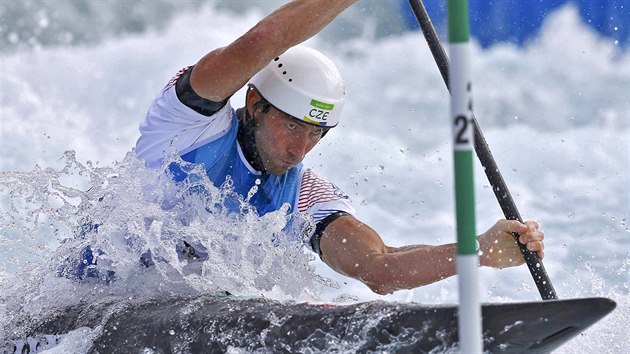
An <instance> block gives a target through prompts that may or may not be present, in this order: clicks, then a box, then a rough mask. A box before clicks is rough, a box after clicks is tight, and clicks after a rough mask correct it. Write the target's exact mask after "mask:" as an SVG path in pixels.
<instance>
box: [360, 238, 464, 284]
mask: <svg viewBox="0 0 630 354" xmlns="http://www.w3.org/2000/svg"><path fill="white" fill-rule="evenodd" d="M455 250H456V246H455V245H454V244H446V245H440V246H430V245H414V246H406V247H403V248H388V250H387V252H385V253H381V254H374V255H373V256H372V257H371V258H372V260H373V267H372V269H373V274H370V275H369V282H368V281H366V284H368V286H370V288H371V289H372V290H373V291H375V292H377V293H391V292H393V291H396V290H401V289H413V288H416V287H419V286H423V285H427V284H431V283H434V282H436V281H439V280H442V279H445V278H448V277H450V276H453V275H455V273H456V266H455V264H456V262H455ZM366 280H367V279H366Z"/></svg>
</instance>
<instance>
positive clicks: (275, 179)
mask: <svg viewBox="0 0 630 354" xmlns="http://www.w3.org/2000/svg"><path fill="white" fill-rule="evenodd" d="M189 69H190V67H189V68H185V69H182V70H181V71H180V72H178V73H177V75H176V76H175V77H174V78H173V79H172V80H171V81H170V82H169V83H168V85H167V86H166V87H165V89H164V90H163V91H162V92H160V94H159V95H158V96H157V97H156V99H155V100H154V101H153V103H152V105H151V107H150V108H149V111H148V113H147V117H146V119H145V120H144V121H143V122H142V123H141V125H140V133H141V135H140V138H139V139H138V141H137V143H136V154H137V156H138V157H139V158H141V159H144V161H145V162H146V164H147V166H158V165H159V164H160V162H161V159H163V157H164V156H165V155H168V154H169V153H170V152H171V151H173V150H175V151H176V152H177V154H179V155H180V156H181V157H182V159H183V160H185V161H188V162H193V163H203V165H204V168H205V170H206V173H207V174H208V177H209V178H210V180H211V181H212V182H213V183H214V184H215V185H216V186H217V187H220V186H221V185H222V184H223V183H224V182H225V180H226V178H227V177H228V176H229V178H230V179H231V181H232V183H233V188H234V190H235V191H236V192H237V193H239V194H240V195H241V196H243V197H245V196H247V193H248V191H250V190H251V188H252V187H253V186H254V185H255V184H256V181H257V180H259V183H260V185H259V189H258V192H257V193H256V194H255V195H254V197H252V198H251V199H250V203H251V204H252V205H253V206H255V207H256V209H257V211H258V213H259V214H260V215H264V214H266V213H268V212H271V211H275V210H278V209H279V208H280V207H281V206H282V205H283V204H284V203H288V204H289V205H290V206H291V209H290V212H294V211H298V212H302V213H308V214H310V215H312V217H313V220H314V221H315V223H318V222H319V221H321V220H323V219H324V218H325V217H327V216H328V215H331V214H334V213H336V212H339V211H342V212H346V213H348V214H351V215H354V214H355V210H354V207H353V206H352V204H351V201H350V199H349V198H348V196H347V195H346V194H345V193H343V192H342V191H341V190H340V189H339V188H338V187H336V186H335V185H334V184H333V183H331V182H330V181H329V180H328V179H326V178H325V177H322V176H318V175H317V174H316V173H315V172H314V171H313V170H311V169H309V168H305V167H303V165H302V164H301V163H300V164H298V165H296V166H294V167H293V168H291V169H290V170H289V171H287V172H286V173H285V174H283V175H282V176H274V175H270V174H262V173H261V172H260V171H257V170H255V169H254V168H253V167H252V166H251V164H250V163H249V162H248V161H247V159H246V158H245V156H244V155H243V151H242V149H241V146H240V144H239V142H238V139H237V133H238V126H239V120H238V118H237V117H236V113H235V111H234V109H233V108H232V106H231V104H230V101H229V100H228V101H227V102H225V103H220V104H219V103H214V102H210V101H207V102H208V103H209V105H214V106H215V107H216V110H212V111H211V112H203V113H206V114H202V113H200V112H199V110H198V109H193V108H191V107H190V106H188V105H186V104H185V103H183V102H182V101H181V100H180V97H179V96H178V93H177V90H176V83H177V80H178V79H179V78H180V77H181V76H182V75H183V74H184V73H186V71H187V70H189ZM171 170H172V172H174V178H175V179H176V180H178V179H182V178H184V177H185V176H184V175H183V174H182V172H181V170H179V171H178V169H177V168H176V167H174V168H172V169H171Z"/></svg>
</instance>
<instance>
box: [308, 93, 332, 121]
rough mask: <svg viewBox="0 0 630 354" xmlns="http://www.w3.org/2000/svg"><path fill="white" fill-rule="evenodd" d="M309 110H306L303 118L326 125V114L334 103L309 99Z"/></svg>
mask: <svg viewBox="0 0 630 354" xmlns="http://www.w3.org/2000/svg"><path fill="white" fill-rule="evenodd" d="M311 107H313V108H311V110H310V111H308V117H307V116H304V120H305V121H307V122H309V123H312V124H316V125H321V126H326V125H328V122H326V120H327V119H328V115H329V114H330V112H331V111H332V110H333V108H335V105H334V104H331V103H325V102H321V101H318V100H315V99H311Z"/></svg>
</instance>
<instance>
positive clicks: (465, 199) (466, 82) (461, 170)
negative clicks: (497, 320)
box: [447, 0, 482, 353]
mask: <svg viewBox="0 0 630 354" xmlns="http://www.w3.org/2000/svg"><path fill="white" fill-rule="evenodd" d="M447 4H448V38H449V44H450V45H449V50H450V53H451V59H452V66H451V70H452V75H451V77H450V82H449V87H451V119H452V124H453V125H452V127H453V162H454V165H453V167H454V172H455V173H454V174H455V215H456V220H457V274H458V275H459V314H458V326H459V350H460V351H461V352H462V353H481V352H482V339H481V338H482V333H481V332H482V330H481V302H480V296H479V295H480V294H479V292H480V290H479V255H478V254H477V238H476V236H477V233H476V232H475V184H474V178H473V177H474V173H473V139H474V134H473V126H472V92H471V89H472V78H471V68H470V66H471V65H470V42H469V40H468V39H469V35H468V21H469V18H468V0H448V2H447Z"/></svg>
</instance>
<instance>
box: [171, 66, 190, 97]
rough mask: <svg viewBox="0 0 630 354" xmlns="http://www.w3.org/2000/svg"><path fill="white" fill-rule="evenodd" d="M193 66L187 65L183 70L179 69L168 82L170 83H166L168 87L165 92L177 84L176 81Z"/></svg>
mask: <svg viewBox="0 0 630 354" xmlns="http://www.w3.org/2000/svg"><path fill="white" fill-rule="evenodd" d="M192 67H193V66H192V65H191V66H187V67H185V68H183V69H181V70H179V71H178V72H177V74H175V76H173V78H171V80H170V81H169V82H168V84H166V87H164V92H166V90H168V89H170V88H171V87H173V85H175V83H176V82H177V80H179V78H180V77H181V76H182V75H183V74H184V73H185V72H186V71H188V69H190V68H192Z"/></svg>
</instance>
